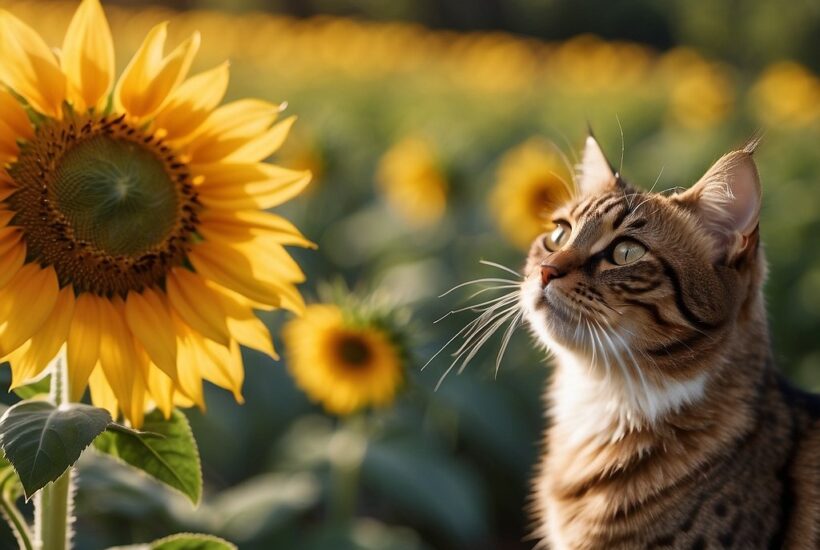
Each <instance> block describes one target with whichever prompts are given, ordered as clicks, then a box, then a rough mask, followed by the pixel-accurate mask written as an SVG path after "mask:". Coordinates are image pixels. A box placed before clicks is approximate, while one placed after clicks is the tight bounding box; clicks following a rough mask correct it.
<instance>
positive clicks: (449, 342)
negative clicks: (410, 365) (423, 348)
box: [421, 319, 478, 370]
mask: <svg viewBox="0 0 820 550" xmlns="http://www.w3.org/2000/svg"><path fill="white" fill-rule="evenodd" d="M476 322H478V319H475V320H473V321H472V322H471V323H468V324H466V325H464V326H463V327H462V328H461V330H459V331H458V332H456V333H455V334H454V335H453V337H452V338H450V339H449V340H447V343H446V344H444V345H443V346H441V347H440V348H439V350H438V351H437V352H436V353H434V354H433V356H432V357H431V358H430V359H428V360H427V362H426V363H425V364H424V366H422V367H421V370H424V369H426V368H427V366H428V365H429V364H430V363H432V362H433V359H435V358H436V357H438V356H439V355H440V354H441V352H442V351H444V350H445V349H447V346H449V345H450V344H451V343H453V340H455V339H456V338H458V337H459V336H461V334H462V333H463V332H464V331H465V330H467V329H469V328H470V327H471V326H472V325H473V324H474V323H476Z"/></svg>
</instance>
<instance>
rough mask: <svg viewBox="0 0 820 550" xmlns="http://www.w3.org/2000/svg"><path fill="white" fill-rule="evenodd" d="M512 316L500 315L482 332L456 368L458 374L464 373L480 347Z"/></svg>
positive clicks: (510, 313)
mask: <svg viewBox="0 0 820 550" xmlns="http://www.w3.org/2000/svg"><path fill="white" fill-rule="evenodd" d="M514 315H515V312H508V313H507V314H505V315H502V316H501V317H500V318H499V319H498V320H497V321H495V322H494V323H493V324H492V325H491V326H490V327H488V328H487V329H486V330H485V331H484V335H483V336H482V337H481V338H480V339H479V340H477V341H476V342H475V343H474V344H473V347H472V348H471V350H470V353H468V354H467V356H466V357H465V358H464V360H463V361H462V363H461V366H460V367H459V368H458V372H459V373H461V372H463V371H464V369H465V368H466V367H467V365H468V364H469V363H470V361H472V360H473V357H475V356H476V354H477V353H478V352H479V350H480V349H481V348H482V347H484V344H485V343H486V342H487V340H489V339H490V338H491V337H492V335H493V334H495V333H496V332H498V329H500V328H501V326H502V325H503V324H504V323H506V322H507V321H508V320H509V319H510V318H511V317H512V316H514Z"/></svg>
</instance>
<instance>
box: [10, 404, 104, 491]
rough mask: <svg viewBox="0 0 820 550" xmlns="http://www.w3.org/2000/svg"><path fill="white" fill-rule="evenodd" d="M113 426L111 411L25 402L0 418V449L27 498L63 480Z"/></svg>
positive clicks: (86, 406) (84, 406) (82, 406)
mask: <svg viewBox="0 0 820 550" xmlns="http://www.w3.org/2000/svg"><path fill="white" fill-rule="evenodd" d="M110 422H111V415H110V414H109V413H108V411H105V410H103V409H98V408H96V407H92V406H90V405H83V404H82V403H66V404H63V405H60V406H59V407H57V406H55V405H53V404H51V403H49V402H47V401H22V402H20V403H17V404H16V405H14V406H13V407H11V408H9V409H8V410H7V411H6V413H5V414H4V415H3V417H2V418H0V447H2V449H3V452H4V453H5V455H6V458H7V459H8V461H9V462H11V465H12V466H13V467H14V470H15V471H16V472H17V475H18V476H19V477H20V482H21V483H22V484H23V490H24V491H25V495H26V498H31V495H32V494H34V493H35V492H36V491H37V490H39V489H41V488H42V487H43V486H44V485H45V484H46V483H48V482H50V481H54V480H55V479H57V478H58V477H60V475H61V474H62V473H63V472H65V471H66V470H67V469H68V468H69V467H70V466H71V465H72V464H74V463H75V462H76V461H77V459H78V458H80V453H82V452H83V450H84V449H85V448H86V447H88V445H90V444H91V442H92V441H94V438H95V437H97V436H98V435H99V434H101V433H102V432H103V431H105V428H106V426H108V424H109V423H110Z"/></svg>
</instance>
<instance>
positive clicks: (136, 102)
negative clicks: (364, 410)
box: [0, 0, 310, 426]
mask: <svg viewBox="0 0 820 550" xmlns="http://www.w3.org/2000/svg"><path fill="white" fill-rule="evenodd" d="M166 26H167V24H166V23H163V24H160V25H157V26H156V27H154V28H153V29H151V31H150V32H149V33H148V36H147V37H146V38H145V40H144V42H143V44H142V46H141V47H140V48H139V50H138V51H137V52H136V54H135V55H134V57H133V59H131V61H130V63H128V65H127V66H126V68H125V70H124V72H123V73H122V75H121V76H120V78H119V80H118V81H117V82H116V83H115V81H114V50H113V43H112V38H111V32H110V30H109V27H108V23H107V21H106V18H105V15H104V13H103V11H102V8H101V6H100V3H99V1H98V0H84V1H83V2H82V3H81V4H80V6H79V8H78V9H77V11H76V13H75V15H74V17H73V19H72V20H71V22H70V24H69V26H68V30H67V32H66V35H65V39H64V41H63V44H62V48H60V50H59V53H58V54H55V52H54V50H52V48H50V47H49V46H48V45H47V44H46V43H45V42H44V41H43V40H42V39H41V38H40V36H39V35H38V34H37V33H36V32H35V31H34V30H32V29H31V28H30V27H29V26H28V25H26V24H25V23H23V22H22V21H20V20H19V19H17V18H16V17H14V16H13V15H12V14H10V13H8V12H7V11H0V157H1V158H0V161H2V166H3V167H2V172H0V201H1V202H0V227H2V229H0V357H3V358H4V359H5V360H7V361H9V362H10V364H11V369H12V376H13V386H18V385H21V384H24V383H26V382H27V381H29V380H31V379H33V378H35V377H37V376H38V375H39V374H40V373H41V372H42V371H43V370H44V369H45V367H46V366H47V365H48V364H49V362H50V361H51V360H52V359H53V358H54V357H55V356H56V355H57V354H58V353H59V352H60V351H61V350H62V349H64V351H65V354H66V361H67V363H66V364H67V370H68V379H69V385H70V394H71V395H70V398H71V399H72V400H79V399H81V398H82V396H83V394H84V392H85V389H86V387H87V386H90V390H91V399H92V400H93V402H94V403H95V404H98V405H100V406H103V407H105V408H107V409H109V410H110V411H111V412H112V414H114V415H115V416H117V415H118V413H119V411H121V412H122V413H123V414H124V416H125V417H126V418H127V419H128V420H129V421H130V422H131V423H132V424H133V425H135V426H139V425H140V424H141V422H142V418H143V415H144V411H145V409H146V408H147V407H151V406H157V407H159V408H160V409H161V410H162V411H163V412H164V413H165V414H170V410H171V408H172V407H173V405H174V404H175V403H177V404H191V403H194V404H197V405H199V406H201V407H203V406H204V403H203V395H202V381H203V379H204V380H209V381H211V382H213V383H215V384H217V385H219V386H222V387H225V388H227V389H229V390H230V391H232V392H233V393H234V394H235V395H236V398H237V399H238V400H241V393H240V392H241V385H242V380H243V367H242V360H241V356H240V354H239V345H240V344H242V345H245V346H249V347H252V348H255V349H258V350H260V351H262V352H264V353H266V354H268V355H270V356H275V352H274V350H273V346H272V344H271V338H270V334H269V333H268V331H267V329H266V328H265V326H264V325H263V324H262V322H261V321H260V320H259V319H258V318H257V317H256V316H255V313H254V310H255V309H266V310H269V309H273V308H277V307H284V308H287V309H290V310H293V311H297V312H298V311H301V310H302V309H303V302H302V299H301V296H300V295H299V292H298V290H297V289H296V287H295V285H296V284H297V283H299V282H301V281H302V280H303V275H302V272H301V270H300V269H299V266H298V265H296V263H295V262H294V261H293V260H292V259H291V258H290V256H289V255H288V253H287V252H286V251H285V249H284V248H283V245H294V244H295V245H302V246H310V243H309V242H308V241H306V240H305V239H304V238H303V237H302V236H301V234H300V233H299V232H298V230H296V228H295V227H293V225H292V224H291V223H290V222H288V221H287V220H285V219H284V218H282V217H279V216H277V215H274V214H270V213H266V212H262V211H261V210H262V209H267V208H270V207H273V206H276V205H278V204H280V203H282V202H283V201H286V200H288V199H290V198H292V197H293V196H295V195H297V194H298V193H299V192H300V191H301V190H302V189H303V188H304V186H305V185H306V184H307V182H308V180H309V174H308V173H306V172H301V171H291V170H286V169H283V168H279V167H277V166H273V165H271V164H266V163H263V162H261V161H262V160H263V159H265V158H267V157H268V156H269V155H271V154H272V153H273V152H275V151H276V150H277V149H278V148H279V146H280V145H281V144H282V142H283V140H284V139H285V137H286V135H287V133H288V130H289V128H290V126H291V124H292V122H293V119H292V118H289V119H286V120H283V121H281V122H278V123H274V121H275V120H276V119H277V117H278V115H279V113H280V111H281V109H280V106H279V105H275V104H271V103H268V102H265V101H259V100H239V101H236V102H233V103H228V104H226V105H223V106H219V104H220V102H221V101H222V97H223V95H224V93H225V89H226V87H227V84H228V66H227V64H222V65H219V66H217V67H215V68H213V69H210V70H207V71H204V72H202V73H199V74H196V75H194V76H190V77H189V76H188V72H189V68H190V66H191V62H192V60H193V58H194V55H195V54H196V52H197V49H198V47H199V34H198V33H194V34H193V35H192V36H191V37H190V38H188V39H187V40H186V41H184V42H183V43H182V44H180V45H179V46H177V47H176V48H175V49H173V50H172V51H171V52H170V53H166V52H165V38H166Z"/></svg>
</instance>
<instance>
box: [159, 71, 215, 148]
mask: <svg viewBox="0 0 820 550" xmlns="http://www.w3.org/2000/svg"><path fill="white" fill-rule="evenodd" d="M227 88H228V63H227V62H225V63H223V64H221V65H219V66H218V67H215V68H213V69H211V70H210V71H205V72H203V73H200V74H198V75H196V76H192V77H191V78H189V79H188V80H186V81H185V82H183V83H182V84H181V85H180V86H179V87H178V88H177V89H176V90H174V91H173V93H171V95H170V96H169V98H168V102H167V103H166V104H165V106H164V107H163V108H162V109H160V111H159V112H158V113H157V116H156V117H155V118H154V122H153V128H154V129H155V130H163V131H164V132H165V135H166V140H168V141H174V140H178V139H181V138H184V137H186V136H189V135H190V134H192V133H193V132H194V131H196V130H197V128H199V127H200V126H201V125H202V123H203V122H205V119H207V118H208V115H209V114H210V113H211V111H213V110H214V109H215V108H216V107H217V105H219V102H220V101H222V98H223V97H224V96H225V90H226V89H227Z"/></svg>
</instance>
